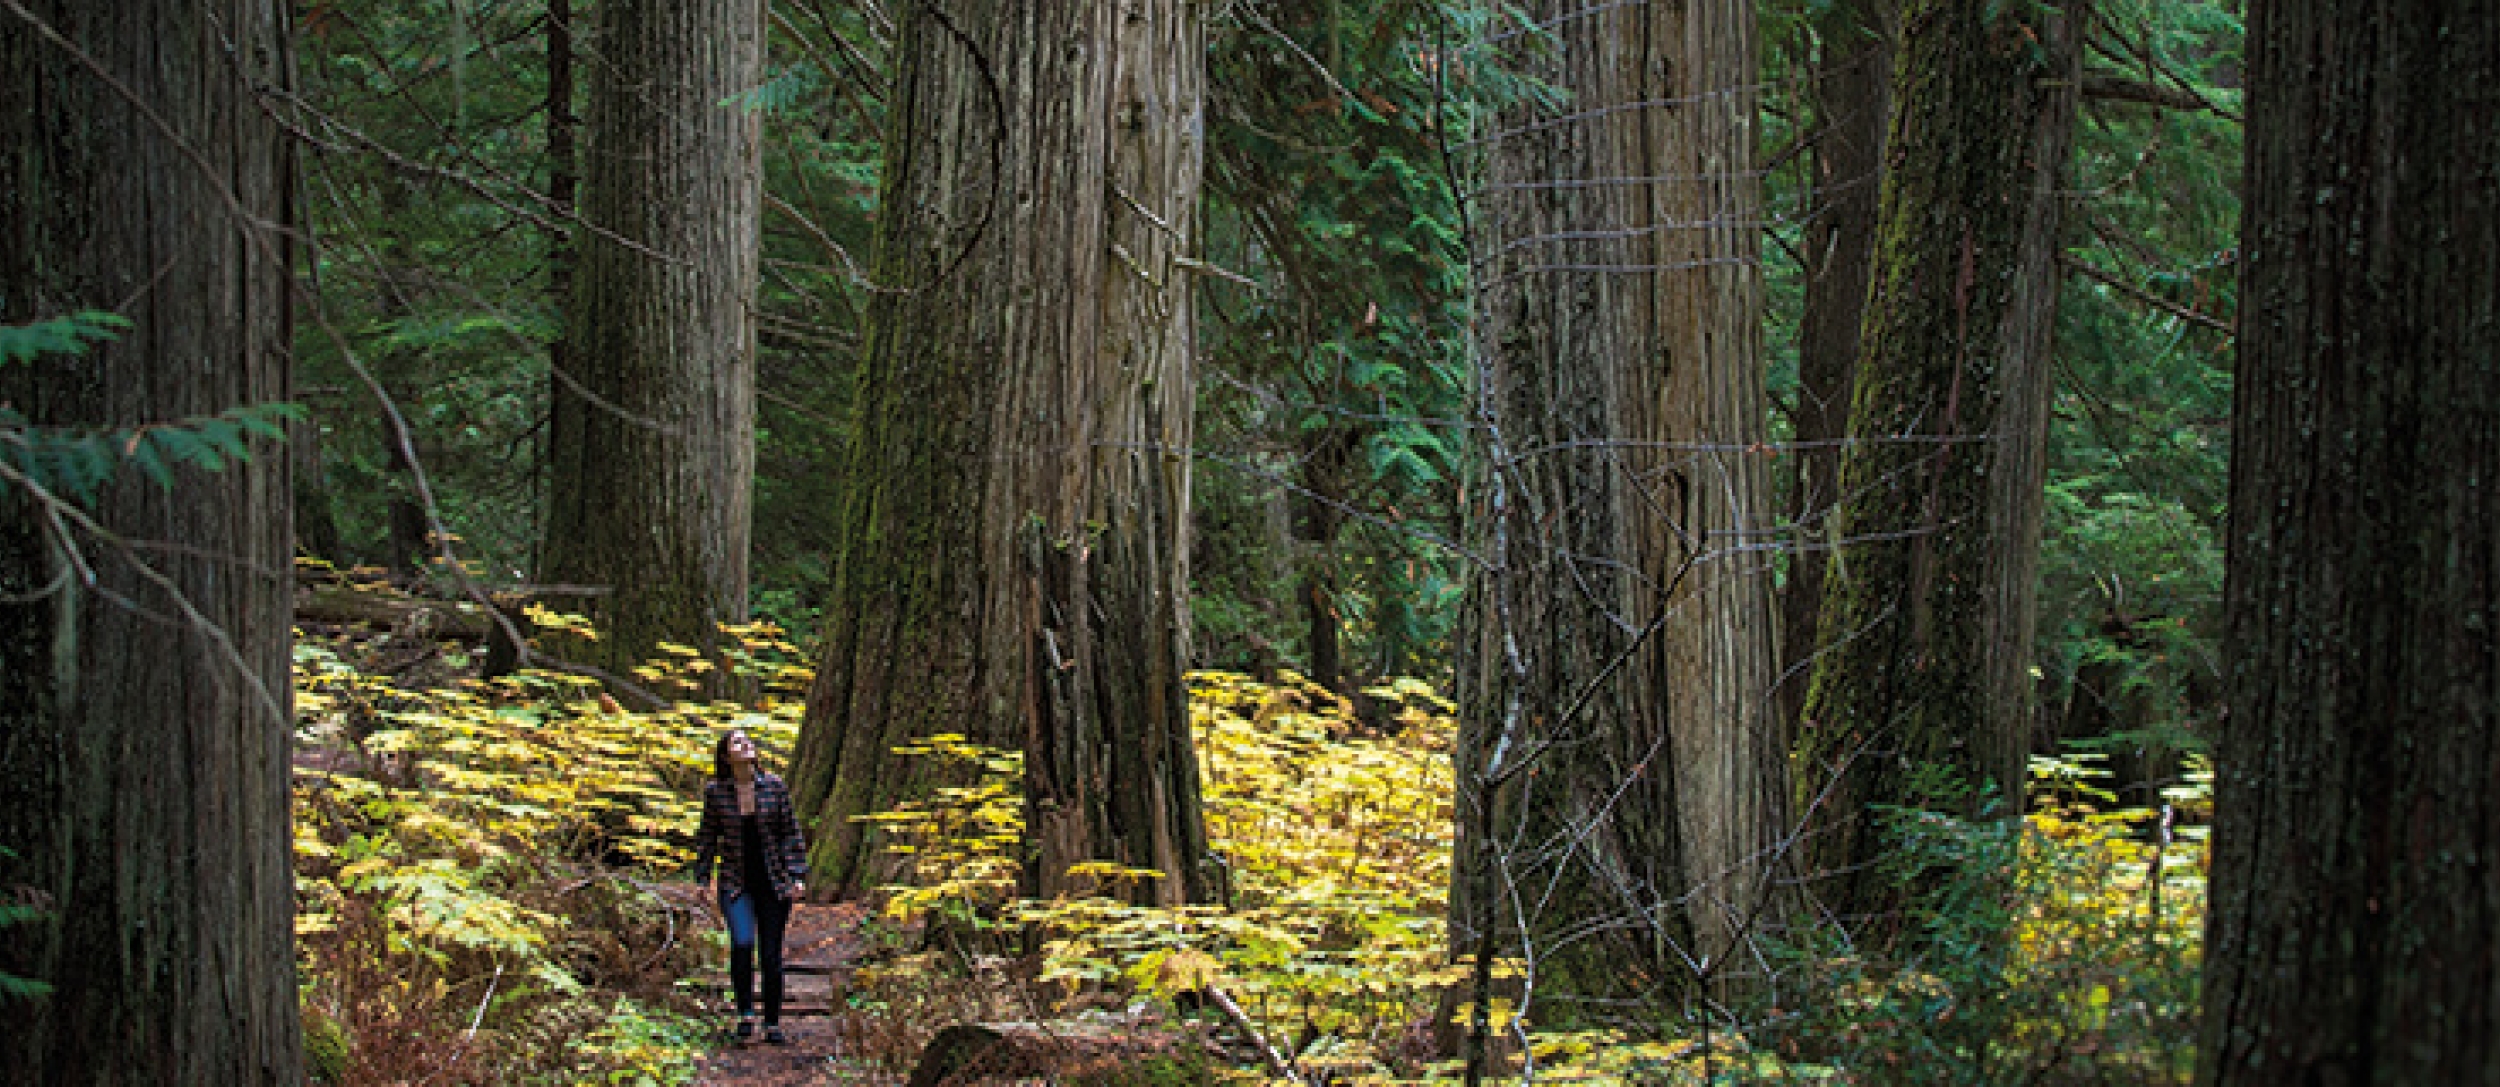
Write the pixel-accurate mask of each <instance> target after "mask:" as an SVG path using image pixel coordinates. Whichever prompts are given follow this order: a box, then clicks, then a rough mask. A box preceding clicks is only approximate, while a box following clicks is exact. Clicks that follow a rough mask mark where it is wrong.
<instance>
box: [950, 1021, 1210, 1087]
mask: <svg viewBox="0 0 2500 1087" xmlns="http://www.w3.org/2000/svg"><path fill="white" fill-rule="evenodd" d="M1183 1041H1184V1039H1182V1038H1180V1037H1179V1036H1176V1035H1172V1034H1165V1033H1161V1032H1157V1031H1152V1030H1140V1029H1135V1028H1129V1029H1122V1028H1118V1027H1112V1026H1104V1025H1101V1024H1095V1023H1084V1022H1068V1021H1054V1022H1046V1023H957V1024H955V1025H954V1026H951V1027H948V1028H946V1029H944V1030H941V1031H939V1032H938V1033H937V1037H935V1038H931V1039H929V1045H928V1048H926V1049H923V1050H921V1051H920V1064H919V1066H918V1067H916V1068H914V1069H913V1070H912V1074H911V1082H910V1085H909V1087H966V1085H969V1084H976V1083H986V1082H989V1081H991V1080H993V1079H1042V1080H1046V1081H1048V1082H1052V1083H1082V1082H1087V1081H1089V1080H1098V1081H1105V1082H1118V1079H1117V1077H1118V1076H1119V1074H1120V1073H1121V1072H1123V1071H1126V1070H1129V1069H1132V1068H1134V1067H1135V1066H1137V1065H1139V1064H1142V1063H1145V1062H1148V1061H1156V1060H1172V1061H1183V1062H1192V1063H1201V1062H1204V1061H1206V1060H1207V1056H1206V1054H1204V1053H1203V1052H1192V1051H1190V1049H1188V1048H1185V1047H1184V1046H1183Z"/></svg>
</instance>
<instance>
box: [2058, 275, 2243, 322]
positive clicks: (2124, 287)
mask: <svg viewBox="0 0 2500 1087" xmlns="http://www.w3.org/2000/svg"><path fill="white" fill-rule="evenodd" d="M2057 263H2058V266H2059V267H2062V268H2064V269H2066V270H2067V271H2069V272H2073V273H2074V274H2076V275H2079V276H2082V277H2083V278H2085V279H2089V280H2091V281H2092V282H2094V283H2098V284H2100V285H2102V286H2104V287H2108V288H2109V289H2111V290H2113V291H2117V292H2118V293H2120V294H2123V295H2126V296H2127V297H2128V298H2130V299H2133V300H2135V301H2137V302H2140V303H2143V304H2144V305H2146V306H2149V307H2151V308H2153V309H2157V310H2160V311H2161V312H2163V313H2167V314H2169V315H2170V316H2173V317H2176V318H2178V319H2180V320H2182V321H2186V322H2188V323H2189V324H2193V325H2201V326H2203V327H2206V328H2210V329H2213V330H2214V331H2216V332H2219V333H2222V334H2223V335H2225V336H2238V335H2239V326H2237V325H2234V324H2232V323H2231V322H2229V321H2225V320H2223V319H2221V318H2219V317H2215V316H2213V315H2212V314H2209V313H2205V312H2203V311H2200V310H2195V309H2191V308H2189V307H2187V306H2182V305H2180V304H2179V303H2177V302H2173V301H2171V300H2169V299H2167V298H2163V297H2162V296H2160V295H2157V294H2154V293H2152V292H2150V291H2147V290H2145V289H2144V288H2142V287H2138V286H2136V285H2135V284H2133V283H2129V282H2127V281H2126V280H2123V279H2120V278H2118V277H2117V276H2114V275H2111V274H2110V273H2108V272H2105V271H2102V270H2101V269H2099V268H2095V267H2093V266H2092V265H2090V264H2087V263H2084V262H2083V261H2079V260H2076V259H2074V258H2072V257H2059V258H2057Z"/></svg>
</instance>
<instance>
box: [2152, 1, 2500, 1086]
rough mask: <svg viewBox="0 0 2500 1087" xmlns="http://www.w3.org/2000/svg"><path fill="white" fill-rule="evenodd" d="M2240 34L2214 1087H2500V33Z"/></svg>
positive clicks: (2335, 30) (2263, 20)
mask: <svg viewBox="0 0 2500 1087" xmlns="http://www.w3.org/2000/svg"><path fill="white" fill-rule="evenodd" d="M2254 15H2255V17H2254V18H2252V19H2251V21H2250V24H2249V34H2248V57H2249V82H2248V87H2249V92H2248V144H2247V146H2248V159H2247V164H2248V169H2247V175H2246V176H2247V185H2248V190H2247V191H2248V203H2247V211H2246V214H2247V219H2246V220H2245V224H2244V226H2243V227H2242V230H2241V239H2242V250H2241V251H2242V253H2243V254H2244V255H2245V259H2246V261H2247V264H2246V265H2245V271H2244V273H2243V276H2244V286H2245V289H2244V290H2243V291H2242V292H2241V298H2242V299H2243V300H2244V305H2245V307H2246V308H2245V316H2244V318H2243V319H2242V320H2241V321H2240V329H2241V339H2240V345H2241V346H2240V360H2241V361H2240V370H2239V379H2238V392H2237V402H2236V404H2235V405H2234V408H2233V416H2232V417H2233V422H2232V441H2233V446H2234V448H2233V456H2232V470H2231V528H2230V533H2231V535H2230V545H2229V548H2230V550H2229V560H2228V562H2229V565H2228V570H2229V577H2228V588H2227V590H2226V592H2225V604H2224V610H2225V616H2226V624H2227V630H2226V634H2225V641H2224V653H2225V657H2226V659H2227V660H2228V662H2229V666H2228V669H2227V671H2228V675H2229V679H2228V683H2229V685H2230V707H2231V712H2230V714H2229V716H2228V717H2227V718H2225V723H2224V726H2223V731H2222V742H2221V745H2220V748H2219V750H2218V752H2217V759H2216V762H2217V764H2218V766H2219V769H2220V781H2219V788H2218V790H2217V798H2216V799H2217V802H2218V807H2219V811H2218V813H2217V815H2216V817H2215V825H2214V841H2215V843H2216V848H2215V854H2214V863H2213V890H2212V906H2211V912H2210V914H2209V915H2208V916H2209V920H2208V922H2207V925H2206V944H2205V946H2206V958H2205V963H2206V970H2205V1009H2206V1011H2205V1015H2206V1018H2205V1025H2204V1041H2203V1044H2202V1045H2201V1046H2200V1047H2199V1050H2198V1052H2199V1057H2200V1068H2199V1075H2198V1079H2199V1081H2200V1082H2204V1083H2229V1084H2240V1083H2248V1084H2257V1083H2265V1084H2279V1083H2288V1084H2323V1083H2337V1084H2416V1083H2440V1084H2493V1083H2500V875H2495V873H2500V867H2496V866H2495V865H2494V862H2493V858H2494V855H2495V851H2500V788H2496V787H2495V785H2496V784H2500V494H2495V490H2494V486H2495V481H2496V480H2500V166H2496V165H2495V164H2500V14H2496V13H2495V12H2494V11H2493V10H2492V9H2491V8H2489V7H2487V6H2478V5H2460V4H2445V3H2430V2H2422V0H2412V2H2397V0H2376V2H2370V0H2349V2H2341V3H2330V4H2317V5H2271V6H2269V5H2259V6H2257V7H2256V8H2255V9H2254Z"/></svg>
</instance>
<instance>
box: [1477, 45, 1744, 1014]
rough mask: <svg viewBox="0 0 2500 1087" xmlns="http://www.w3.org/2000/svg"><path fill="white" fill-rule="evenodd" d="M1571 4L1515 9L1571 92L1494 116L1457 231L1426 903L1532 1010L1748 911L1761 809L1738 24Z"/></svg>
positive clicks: (1627, 979)
mask: <svg viewBox="0 0 2500 1087" xmlns="http://www.w3.org/2000/svg"><path fill="white" fill-rule="evenodd" d="M1572 11H1573V5H1570V4H1564V3H1552V4H1546V5H1540V6H1537V7H1535V9H1534V11H1532V12H1530V13H1529V15H1530V17H1532V18H1536V19H1537V20H1539V21H1540V22H1545V23H1550V25H1552V26H1554V27H1555V30H1554V32H1553V34H1552V36H1551V38H1550V39H1547V38H1544V37H1543V36H1542V35H1533V34H1532V35H1527V36H1524V37H1525V38H1526V40H1528V41H1532V42H1534V43H1535V44H1533V45H1528V46H1526V47H1524V48H1523V49H1521V50H1519V51H1518V52H1516V53H1515V54H1514V56H1513V58H1512V60H1511V62H1512V63H1515V64H1519V65H1522V66H1524V67H1526V68H1528V69H1529V70H1531V71H1532V72H1534V73H1535V74H1536V75H1538V76H1539V77H1540V78H1543V79H1545V80H1546V81H1548V82H1550V83H1553V84H1555V85H1556V86H1558V87H1560V88H1562V89H1564V90H1565V91H1567V92H1568V93H1569V94H1570V96H1571V98H1570V101H1569V102H1568V104H1566V105H1564V106H1562V107H1561V108H1560V110H1559V111H1558V110H1556V109H1554V108H1552V107H1545V108H1522V109H1519V110H1515V111H1511V112H1510V113H1508V114H1506V115H1505V116H1503V117H1501V118H1499V119H1498V120H1497V121H1495V122H1494V127H1495V128H1497V129H1498V130H1500V135H1499V136H1497V137H1496V138H1495V140H1496V142H1495V143H1494V147H1493V151H1492V157H1491V161H1490V163H1489V165H1488V171H1487V173H1488V177H1487V182H1488V184H1487V192H1488V196H1487V198H1486V199H1485V200H1484V201H1483V202H1482V205H1481V206H1482V207H1483V217H1482V218H1481V219H1480V220H1479V234H1480V237H1479V238H1478V249H1479V252H1481V253H1485V254H1488V255H1494V256H1493V259H1492V263H1491V264H1490V265H1489V267H1488V268H1487V270H1486V273H1485V274H1486V276H1487V282H1486V285H1485V287H1484V292H1483V298H1482V310H1481V313H1480V327H1479V328H1478V330H1477V335H1478V343H1479V350H1478V358H1479V364H1480V365H1481V366H1482V367H1483V368H1484V376H1483V378H1482V382H1481V390H1482V391H1481V393H1480V404H1479V411H1480V412H1481V413H1483V415H1484V416H1485V418H1486V420H1487V421H1488V422H1489V423H1490V426H1488V427H1487V429H1486V431H1485V433H1486V434H1487V435H1489V436H1491V437H1492V439H1493V443H1492V448H1491V449H1490V458H1489V462H1488V464H1487V466H1486V470H1487V471H1489V473H1490V478H1485V479H1480V480H1478V481H1477V482H1475V483H1474V484H1472V485H1471V491H1472V493H1473V494H1474V496H1475V497H1474V504H1473V505H1472V507H1471V509H1470V516H1471V517H1473V518H1474V521H1475V524H1474V528H1473V529H1472V531H1471V537H1472V538H1473V539H1474V540H1475V541H1476V542H1477V545H1478V547H1479V548H1480V549H1481V550H1480V553H1481V554H1482V555H1483V556H1484V557H1485V558H1487V559H1489V560H1490V563H1491V565H1490V567H1489V568H1488V569H1486V570H1485V571H1484V572H1483V575H1482V577H1481V578H1480V579H1479V581H1478V582H1477V583H1476V585H1475V586H1473V588H1472V589H1471V594H1472V597H1471V600H1472V602H1471V605H1470V621H1471V622H1472V624H1473V630H1474V635H1473V638H1472V639H1471V640H1470V642H1469V643H1468V644H1466V645H1465V646H1463V648H1462V654H1463V656H1464V659H1463V660H1462V662H1461V665H1460V669H1459V681H1460V687H1461V698H1462V706H1463V720H1464V722H1465V725H1464V733H1465V734H1464V735H1463V736H1462V739H1461V743H1460V751H1459V760H1460V767H1459V770H1460V781H1461V783H1462V786H1461V787H1462V796H1461V798H1460V805H1459V807H1460V812H1461V815H1460V823H1461V831H1460V843H1459V853H1458V858H1459V865H1458V871H1457V873H1456V875H1455V882H1454V886H1453V889H1452V898H1453V912H1452V916H1453V918H1455V919H1456V922H1457V929H1456V931H1457V932H1458V938H1457V941H1456V942H1457V944H1458V946H1459V948H1460V949H1461V950H1462V952H1473V951H1477V950H1480V949H1481V948H1482V947H1483V946H1484V941H1486V940H1488V939H1489V940H1491V941H1493V942H1494V943H1495V945H1497V946H1504V947H1511V948H1515V947H1520V946H1522V945H1523V944H1524V946H1525V948H1526V951H1527V954H1528V955H1529V956H1530V957H1531V958H1533V959H1536V960H1537V962H1538V966H1537V971H1538V972H1537V977H1538V982H1539V987H1540V995H1541V996H1544V997H1548V998H1561V999H1565V1000H1569V999H1574V998H1580V997H1596V996H1636V997H1642V998H1655V997H1658V996H1661V995H1664V994H1665V993H1667V992H1669V991H1671V990H1672V988H1673V987H1678V986H1681V985H1684V984H1689V983H1690V982H1692V981H1693V980H1695V979H1694V977H1693V975H1692V973H1691V972H1690V968H1691V966H1692V965H1693V964H1695V963H1716V962H1718V961H1720V960H1721V959H1722V958H1724V957H1725V954H1726V952H1727V950H1728V948H1729V945H1730V943H1731V941H1732V939H1733V938H1734V936H1735V934H1736V933H1737V932H1738V931H1739V930H1740V929H1742V928H1743V927H1744V926H1745V925H1746V924H1747V923H1748V921H1749V920H1750V919H1752V918H1754V917H1755V907H1756V904H1757V903H1758V902H1759V901H1760V900H1761V898H1762V896H1763V893H1764V880H1763V878H1762V873H1763V867H1762V866H1763V862H1764V861H1765V860H1766V859H1767V858H1768V856H1769V850H1770V847H1771V845H1772V843H1773V842H1774V841H1775V840H1776V837H1777V832H1778V831H1777V828H1778V826H1779V823H1780V822H1781V818H1782V817H1781V812H1782V811H1783V805H1782V802H1781V799H1782V798H1781V793H1782V788H1783V786H1782V784H1781V780H1782V779H1781V764H1780V753H1779V750H1778V747H1777V745H1776V734H1775V732H1774V730H1773V729H1772V727H1771V723H1772V718H1771V715H1770V713H1769V706H1768V698H1769V693H1770V690H1771V680H1772V678H1773V663H1774V662H1773V659H1772V646H1773V640H1772V633H1773V632H1772V618H1771V608H1770V604H1771V597H1770V590H1771V586H1770V581H1769V563H1768V562H1767V561H1765V559H1764V557H1765V556H1766V555H1767V554H1768V553H1769V549H1768V548H1767V547H1765V546H1762V545H1763V544H1765V543H1766V541H1765V540H1764V539H1763V538H1762V537H1761V536H1760V535H1759V532H1760V531H1761V530H1763V529H1766V528H1767V527H1768V526H1769V525H1770V523H1771V521H1772V518H1771V516H1770V511H1769V510H1768V509H1767V505H1768V503H1769V502H1770V489H1769V486H1768V483H1767V480H1766V478H1765V471H1764V466H1763V464H1762V459H1761V457H1760V456H1759V443H1760V442H1761V440H1762V437H1763V417H1762V413H1763V398H1762V387H1761V375H1760V331H1759V329H1760V321H1761V309H1760V307H1761V298H1760V268H1759V259H1758V253H1757V250H1756V240H1755V239H1756V237H1757V233H1756V231H1757V228H1758V219H1759V211H1760V209H1759V195H1758V185H1757V183H1756V179H1755V178H1754V177H1753V171H1752V161H1753V121H1754V110H1755V100H1754V92H1753V89H1754V82H1755V76H1754V41H1753V18H1752V14H1751V9H1750V8H1749V7H1748V6H1746V5H1743V4H1739V3H1721V2H1708V3H1697V4H1691V5H1674V6H1669V5H1656V6H1650V5H1641V6H1633V7H1622V6H1617V7H1614V8H1610V9H1606V10H1603V11H1598V12H1591V13H1587V14H1585V15H1573V14H1572ZM1566 16H1568V17H1566ZM1557 112H1559V113H1561V114H1562V116H1559V117H1558V116H1556V114H1557ZM1531 752H1534V754H1533V755H1532V754H1530V753H1531ZM1531 758H1532V759H1534V760H1535V761H1534V763H1533V766H1529V764H1527V763H1523V762H1522V761H1521V760H1522V759H1531ZM1521 767H1528V768H1527V769H1525V770H1524V771H1522V770H1521V769H1520V768H1521ZM1497 843H1523V845H1522V846H1521V847H1520V848H1518V849H1516V850H1515V851H1512V850H1510V848H1509V846H1508V845H1507V844H1497ZM1506 878H1507V879H1509V880H1512V881H1515V882H1516V883H1517V884H1518V885H1520V886H1523V887H1530V886H1532V887H1534V888H1536V889H1537V890H1535V891H1534V892H1531V893H1529V894H1528V895H1527V896H1526V897H1525V898H1524V899H1523V898H1521V897H1519V896H1514V895H1513V894H1512V892H1511V889H1510V888H1508V887H1505V886H1504V885H1503V880H1504V879H1506ZM1549 886H1550V887H1551V888H1552V893H1551V897H1550V898H1541V897H1540V896H1543V895H1544V894H1545V893H1546V891H1545V889H1546V888H1548V887H1549ZM1523 900H1525V901H1541V902H1542V906H1541V908H1539V909H1538V910H1536V911H1535V912H1533V913H1531V914H1530V915H1529V916H1528V917H1526V918H1524V920H1523V919H1522V918H1520V917H1518V916H1516V915H1515V914H1514V913H1513V911H1512V910H1511V909H1510V908H1509V907H1508V906H1507V905H1506V904H1507V903H1512V902H1518V901H1523ZM1573 932H1577V933H1579V934H1581V935H1579V936H1578V937H1576V938H1566V936H1565V934H1567V933H1573ZM1589 933H1598V935H1588V934H1589ZM1711 969H1712V970H1714V971H1715V970H1716V969H1717V968H1716V967H1715V966H1714V967H1711ZM1565 1014H1573V1013H1571V1012H1566V1013H1565Z"/></svg>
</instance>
